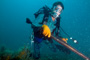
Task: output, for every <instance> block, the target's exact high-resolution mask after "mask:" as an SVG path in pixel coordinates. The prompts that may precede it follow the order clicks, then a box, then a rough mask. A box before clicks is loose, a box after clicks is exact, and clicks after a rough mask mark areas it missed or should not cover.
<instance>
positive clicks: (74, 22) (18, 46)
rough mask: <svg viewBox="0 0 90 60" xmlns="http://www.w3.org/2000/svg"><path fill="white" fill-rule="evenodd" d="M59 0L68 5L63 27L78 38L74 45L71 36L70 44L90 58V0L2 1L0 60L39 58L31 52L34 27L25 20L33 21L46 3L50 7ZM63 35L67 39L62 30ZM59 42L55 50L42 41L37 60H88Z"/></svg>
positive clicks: (63, 17)
mask: <svg viewBox="0 0 90 60" xmlns="http://www.w3.org/2000/svg"><path fill="white" fill-rule="evenodd" d="M56 1H61V2H62V3H63V4H64V6H65V9H64V11H62V14H61V22H60V23H61V24H60V25H61V27H62V28H63V30H64V31H65V32H67V33H68V35H70V37H72V38H74V39H75V40H77V41H78V43H77V44H75V43H73V41H72V40H70V39H69V38H68V41H67V43H68V44H69V45H70V46H72V47H73V48H75V49H76V50H77V51H79V52H81V53H82V54H84V55H85V56H86V57H88V58H90V0H0V60H37V59H34V57H33V55H32V51H33V49H32V45H31V44H32V43H31V39H30V35H31V32H32V28H31V25H28V24H27V23H26V18H30V19H31V20H32V21H33V20H34V19H35V17H34V13H35V12H37V11H38V10H39V8H41V7H43V6H45V5H47V6H48V7H50V8H51V6H52V4H53V3H54V2H56ZM61 34H63V35H64V36H65V37H66V38H67V36H66V35H65V34H64V33H63V31H61ZM54 42H55V43H56V44H59V43H57V42H56V41H54ZM59 45H60V46H58V45H56V47H57V48H58V49H57V51H52V50H51V49H50V48H49V47H48V46H47V45H45V44H44V43H41V50H40V54H41V55H40V59H38V60H85V59H84V58H82V57H81V56H79V55H78V54H76V53H74V52H73V51H71V50H69V49H67V48H66V47H65V46H62V44H59ZM71 49H72V48H71ZM72 50H73V49H72Z"/></svg>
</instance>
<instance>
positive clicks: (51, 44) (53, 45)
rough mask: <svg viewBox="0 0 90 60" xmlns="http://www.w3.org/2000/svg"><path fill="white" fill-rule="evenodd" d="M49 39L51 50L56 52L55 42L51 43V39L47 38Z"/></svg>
mask: <svg viewBox="0 0 90 60" xmlns="http://www.w3.org/2000/svg"><path fill="white" fill-rule="evenodd" d="M48 41H49V48H50V49H51V50H52V51H53V52H56V46H55V44H54V43H53V40H52V39H51V38H50V39H48Z"/></svg>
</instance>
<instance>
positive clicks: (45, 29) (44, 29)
mask: <svg viewBox="0 0 90 60" xmlns="http://www.w3.org/2000/svg"><path fill="white" fill-rule="evenodd" d="M42 28H43V31H42V34H43V35H44V36H46V37H48V38H50V37H51V31H50V29H49V27H48V26H47V25H42Z"/></svg>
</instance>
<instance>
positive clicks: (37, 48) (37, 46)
mask: <svg viewBox="0 0 90 60" xmlns="http://www.w3.org/2000/svg"><path fill="white" fill-rule="evenodd" d="M34 58H35V59H39V58H40V43H38V42H34Z"/></svg>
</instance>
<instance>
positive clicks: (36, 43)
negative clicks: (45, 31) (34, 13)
mask: <svg viewBox="0 0 90 60" xmlns="http://www.w3.org/2000/svg"><path fill="white" fill-rule="evenodd" d="M37 23H40V21H39V22H38V21H37ZM55 23H56V21H53V20H52V19H51V16H49V18H48V21H47V23H43V24H45V25H47V26H48V27H49V28H50V31H51V32H53V30H54V29H55V27H56V26H55ZM43 24H42V25H43ZM34 25H35V24H34ZM37 26H38V25H35V26H34V27H33V31H34V57H35V58H37V59H38V58H40V43H41V42H42V40H43V38H44V36H43V35H42V33H41V31H42V28H41V27H37ZM49 41H50V42H51V43H53V41H52V40H51V38H50V39H49Z"/></svg>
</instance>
